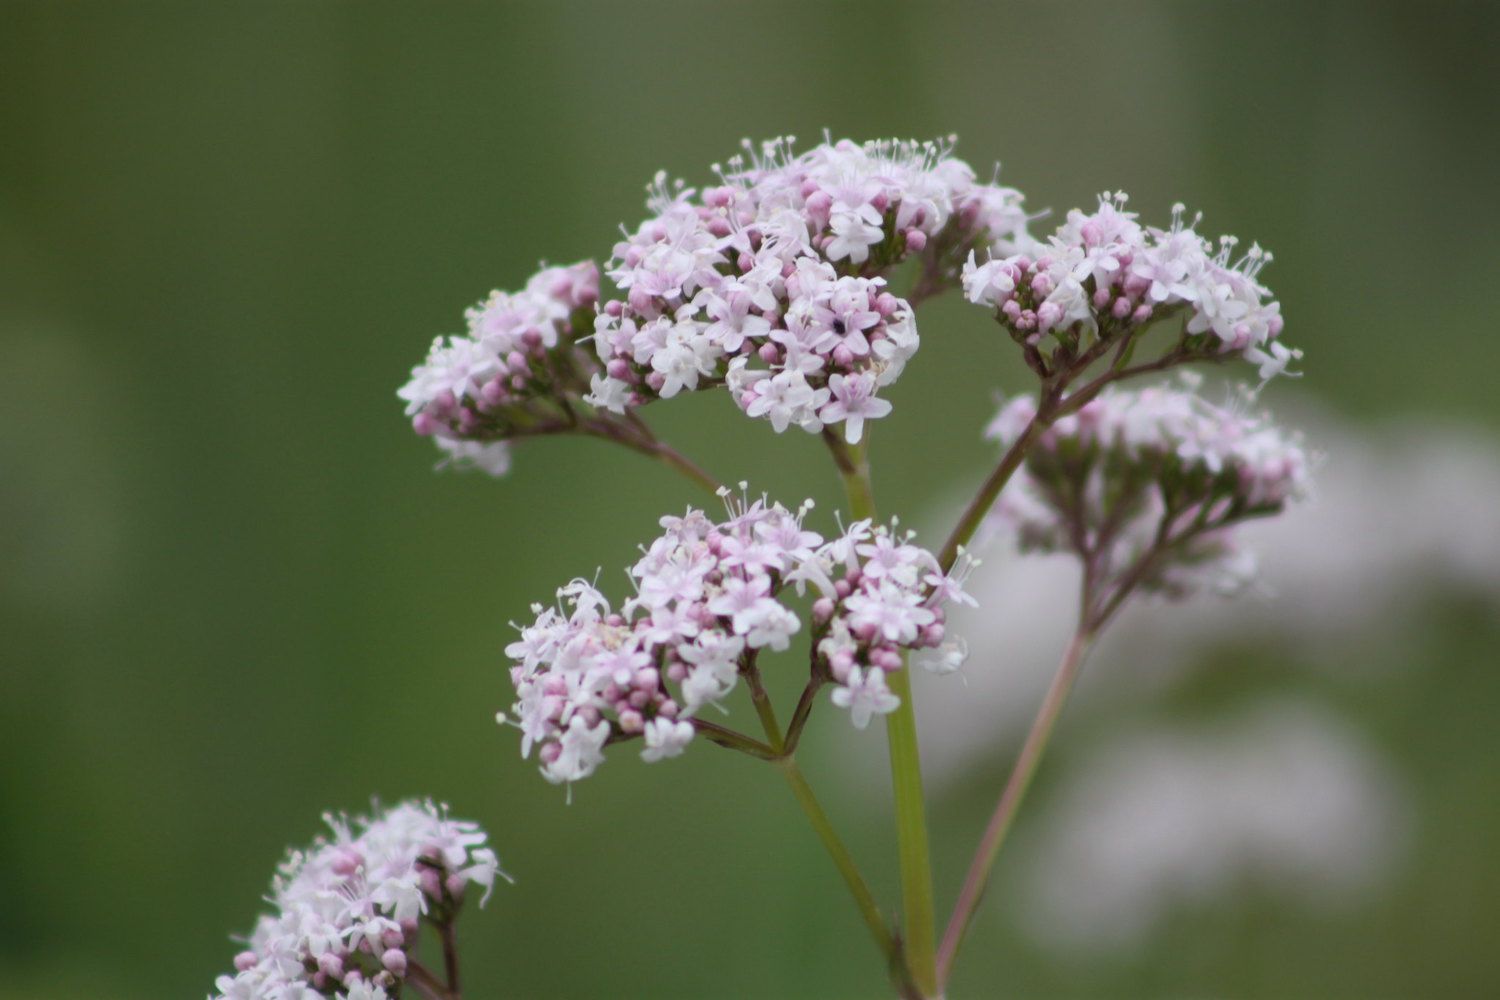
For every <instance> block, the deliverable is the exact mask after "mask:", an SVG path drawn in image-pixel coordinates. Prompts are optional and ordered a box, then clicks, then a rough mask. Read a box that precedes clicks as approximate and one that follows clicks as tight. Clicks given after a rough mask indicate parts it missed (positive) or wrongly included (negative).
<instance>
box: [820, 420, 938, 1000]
mask: <svg viewBox="0 0 1500 1000" xmlns="http://www.w3.org/2000/svg"><path fill="white" fill-rule="evenodd" d="M824 440H825V441H827V442H828V446H829V450H830V451H831V452H833V456H834V462H835V464H836V465H838V467H839V472H840V474H841V475H842V477H843V480H844V491H845V493H846V494H847V495H848V498H849V513H850V516H852V517H854V518H857V519H864V518H873V517H874V516H875V494H874V490H873V488H872V485H871V482H870V466H869V462H868V461H867V459H866V455H865V449H864V447H852V448H851V447H846V446H845V445H844V443H843V442H842V441H840V440H839V439H838V438H837V437H836V436H834V435H831V434H829V435H825V438H824ZM886 683H887V684H888V685H889V687H890V690H891V693H892V694H894V695H895V696H896V697H897V698H899V699H900V700H901V701H900V704H899V705H898V706H897V708H896V710H895V711H894V712H891V713H890V714H889V715H887V716H886V717H885V732H886V742H887V744H888V745H889V747H890V756H891V786H892V789H893V791H894V793H895V801H896V847H897V854H898V857H899V860H900V866H901V901H902V910H903V913H902V927H903V931H904V933H903V935H902V941H901V946H902V951H903V953H904V957H905V961H906V969H907V971H908V973H909V974H910V976H911V979H912V984H913V986H914V987H915V989H916V990H917V991H918V993H919V994H920V995H922V996H933V995H935V994H936V993H937V987H938V980H937V965H936V943H937V942H936V906H935V904H934V902H933V891H932V858H931V851H930V849H929V846H928V838H927V807H926V802H925V798H924V796H923V793H922V758H921V751H920V748H919V747H918V744H917V716H916V710H915V708H914V706H913V703H912V691H911V675H910V673H909V672H908V671H907V669H906V668H905V667H903V668H902V669H901V670H897V671H894V672H892V673H891V674H890V675H889V676H888V677H887V678H886Z"/></svg>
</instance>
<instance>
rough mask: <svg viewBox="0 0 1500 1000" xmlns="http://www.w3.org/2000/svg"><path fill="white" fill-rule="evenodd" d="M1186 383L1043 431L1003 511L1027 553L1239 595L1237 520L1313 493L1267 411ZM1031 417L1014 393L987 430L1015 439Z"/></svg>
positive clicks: (1295, 444)
mask: <svg viewBox="0 0 1500 1000" xmlns="http://www.w3.org/2000/svg"><path fill="white" fill-rule="evenodd" d="M1186 381H1187V382H1188V383H1189V385H1188V387H1184V388H1177V387H1173V386H1154V387H1150V388H1146V389H1142V390H1139V391H1136V392H1128V391H1109V390H1106V391H1105V392H1104V393H1102V394H1101V395H1099V396H1098V397H1097V398H1095V399H1093V400H1091V401H1090V402H1088V403H1087V404H1085V405H1084V406H1083V407H1082V408H1080V409H1079V411H1078V412H1077V413H1075V414H1071V415H1069V416H1066V417H1063V418H1062V419H1060V420H1058V421H1056V422H1055V423H1054V424H1053V425H1052V426H1051V427H1050V428H1048V429H1047V430H1045V431H1043V432H1042V434H1041V435H1040V436H1039V437H1038V439H1037V441H1036V443H1035V445H1034V446H1033V447H1032V449H1031V451H1030V452H1029V453H1028V455H1027V458H1026V460H1025V464H1024V466H1023V469H1024V471H1023V473H1022V474H1021V475H1018V476H1017V477H1016V479H1015V480H1014V481H1013V482H1012V483H1011V485H1010V487H1008V488H1007V490H1006V492H1005V493H1004V494H1003V495H1002V496H1001V499H1000V503H999V504H998V505H997V508H996V515H995V516H996V518H997V519H998V520H1000V521H1001V522H1002V523H1003V524H1005V525H1007V526H1008V527H1010V528H1011V529H1013V530H1014V531H1015V533H1016V535H1017V539H1018V541H1019V543H1020V545H1021V546H1022V548H1024V549H1029V550H1035V551H1068V552H1073V553H1075V554H1077V555H1079V556H1080V557H1081V558H1083V559H1084V560H1085V561H1086V563H1089V564H1091V565H1092V566H1093V571H1094V573H1095V574H1096V575H1097V576H1098V577H1099V578H1100V579H1101V580H1102V581H1105V582H1109V581H1113V582H1114V583H1116V584H1118V583H1119V582H1121V581H1122V580H1124V579H1125V578H1127V577H1131V576H1132V574H1133V576H1134V577H1135V578H1132V579H1131V581H1130V582H1131V585H1132V586H1134V585H1139V586H1141V587H1143V588H1145V589H1147V590H1155V591H1158V592H1162V593H1166V594H1167V595H1169V596H1186V595H1188V594H1192V593H1195V592H1199V591H1214V592H1221V593H1222V592H1233V591H1234V590H1237V589H1239V587H1241V586H1242V585H1243V584H1244V583H1246V582H1247V581H1248V580H1249V579H1250V577H1251V576H1252V575H1253V573H1254V569H1255V563H1254V559H1253V557H1252V556H1251V554H1250V553H1249V552H1248V551H1246V550H1245V549H1243V548H1241V547H1240V546H1239V545H1238V544H1237V541H1236V539H1235V535H1234V532H1233V530H1232V526H1233V525H1234V524H1236V523H1238V522H1240V521H1243V520H1245V519H1247V518H1252V517H1258V516H1263V515H1266V514H1273V513H1276V512H1278V511H1280V510H1281V509H1282V508H1283V507H1284V506H1285V505H1286V504H1287V502H1289V501H1291V500H1296V499H1299V498H1301V497H1303V496H1304V495H1305V494H1306V493H1307V491H1308V467H1309V460H1308V456H1307V454H1306V452H1305V451H1304V450H1303V448H1302V445H1301V443H1300V441H1299V440H1298V439H1297V438H1295V437H1291V436H1288V435H1286V434H1285V433H1283V432H1282V431H1280V430H1279V429H1277V428H1276V427H1275V426H1274V425H1273V424H1271V422H1270V420H1269V418H1268V417H1266V416H1265V415H1263V414H1261V415H1256V414H1250V413H1248V412H1244V407H1243V406H1241V407H1239V408H1226V407H1218V406H1214V405H1212V404H1210V403H1208V402H1206V401H1205V400H1203V399H1202V398H1201V397H1200V396H1198V395H1196V394H1195V393H1194V392H1192V391H1191V385H1192V384H1193V383H1194V382H1195V380H1186ZM1035 414H1036V401H1035V400H1034V399H1032V398H1031V397H1028V396H1022V397H1017V398H1016V399H1013V400H1011V402H1010V403H1009V404H1007V405H1006V406H1005V407H1004V408H1003V409H1002V410H1001V412H1000V414H999V416H997V417H996V418H995V421H994V422H993V423H992V424H991V426H990V429H989V435H990V436H991V437H993V438H996V439H998V440H999V441H1000V442H1001V443H1002V444H1005V445H1009V444H1010V443H1011V442H1013V441H1015V440H1016V439H1017V437H1019V436H1020V435H1021V434H1022V433H1023V432H1024V429H1025V427H1026V426H1027V425H1028V424H1029V423H1030V422H1031V420H1032V418H1033V417H1034V416H1035Z"/></svg>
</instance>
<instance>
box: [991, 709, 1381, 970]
mask: <svg viewBox="0 0 1500 1000" xmlns="http://www.w3.org/2000/svg"><path fill="white" fill-rule="evenodd" d="M1073 763H1074V764H1075V766H1074V767H1072V768H1070V770H1071V771H1072V773H1073V774H1075V775H1077V777H1076V778H1074V779H1073V780H1072V782H1071V783H1069V784H1068V785H1066V786H1065V787H1064V788H1062V789H1061V790H1060V791H1059V793H1058V794H1057V795H1056V796H1055V797H1054V798H1053V799H1051V800H1050V801H1046V802H1044V803H1039V804H1040V805H1042V806H1043V808H1042V809H1041V812H1040V814H1039V815H1038V816H1036V817H1034V819H1035V820H1037V822H1036V823H1035V824H1033V825H1031V826H1030V827H1029V829H1028V830H1027V831H1026V832H1027V836H1026V837H1025V838H1024V839H1022V840H1020V841H1019V842H1018V843H1017V844H1016V845H1015V847H1016V851H1017V857H1016V858H1015V859H1014V861H1015V863H1014V865H1013V866H1012V870H1013V871H1016V872H1019V873H1021V874H1020V892H1019V894H1018V896H1019V898H1018V899H1011V901H1010V902H1009V903H1008V909H1009V910H1010V912H1011V914H1012V915H1013V916H1014V917H1015V919H1017V920H1018V921H1020V923H1021V924H1022V926H1023V928H1024V929H1025V930H1026V931H1027V932H1028V933H1029V934H1030V935H1031V936H1033V937H1034V938H1036V939H1037V940H1038V941H1039V942H1040V943H1042V944H1044V945H1047V946H1049V947H1055V948H1061V949H1069V950H1071V949H1078V948H1083V949H1089V950H1099V949H1121V948H1128V947H1130V946H1132V945H1134V944H1137V943H1139V942H1140V941H1141V940H1142V939H1143V938H1144V937H1146V936H1147V935H1148V934H1149V933H1150V932H1151V931H1152V930H1153V928H1155V927H1156V926H1157V925H1158V924H1159V923H1160V922H1161V921H1162V920H1164V919H1165V918H1167V917H1169V916H1171V915H1172V914H1174V913H1175V912H1179V911H1181V910H1184V909H1190V908H1191V907H1192V906H1193V905H1194V904H1197V903H1201V902H1203V901H1205V900H1210V899H1212V898H1214V897H1216V896H1220V895H1224V894H1227V893H1230V892H1243V891H1245V890H1258V891H1261V892H1269V893H1273V894H1274V895H1275V896H1276V897H1277V898H1278V899H1281V900H1285V901H1289V902H1295V903H1297V904H1299V905H1303V906H1307V907H1333V908H1338V907H1340V906H1347V905H1350V904H1353V903H1357V902H1359V901H1360V900H1361V899H1362V898H1364V896H1365V894H1366V893H1367V892H1368V890H1370V889H1371V888H1373V887H1374V885H1375V884H1376V883H1377V882H1378V881H1379V879H1380V877H1381V875H1382V874H1384V873H1385V872H1386V871H1388V870H1389V868H1390V867H1391V865H1392V863H1393V862H1394V861H1395V860H1396V858H1397V856H1398V854H1399V850H1400V847H1401V845H1402V842H1403V840H1404V833H1405V830H1406V827H1407V819H1406V808H1405V803H1404V801H1403V797H1402V796H1401V795H1400V794H1399V791H1398V788H1399V785H1398V782H1397V780H1396V779H1395V778H1394V777H1393V776H1392V775H1391V774H1390V773H1389V771H1388V769H1387V767H1386V765H1385V763H1384V762H1383V761H1382V760H1381V759H1380V757H1379V756H1378V754H1377V753H1376V752H1375V751H1374V750H1373V749H1372V748H1371V747H1368V746H1366V745H1365V744H1364V743H1363V741H1362V740H1361V739H1360V738H1359V737H1358V735H1357V734H1355V733H1354V732H1353V731H1352V730H1350V729H1349V728H1348V727H1347V726H1346V725H1345V724H1344V723H1343V722H1342V721H1341V720H1340V719H1338V718H1337V717H1336V716H1334V715H1331V714H1329V713H1327V712H1325V711H1323V710H1320V709H1318V708H1316V707H1314V706H1312V705H1311V704H1307V703H1301V702H1295V701H1280V700H1276V701H1269V702H1265V703H1262V704H1259V705H1256V706H1254V707H1252V708H1250V709H1249V710H1247V711H1244V712H1242V713H1241V714H1239V715H1238V716H1236V717H1234V718H1231V719H1229V720H1227V721H1226V720H1218V719H1214V720H1209V721H1207V722H1203V723H1199V724H1195V725H1194V726H1191V727H1184V726H1180V725H1171V726H1163V725H1161V724H1159V723H1151V724H1146V725H1142V726H1140V727H1139V728H1137V729H1135V730H1133V731H1131V732H1129V733H1127V734H1126V735H1124V736H1123V737H1120V738H1117V739H1114V740H1110V741H1106V742H1105V743H1102V744H1099V745H1096V746H1094V747H1092V748H1091V749H1090V751H1089V753H1088V754H1086V755H1085V758H1084V759H1082V760H1078V761H1075V762H1073ZM998 895H1003V894H997V896H998Z"/></svg>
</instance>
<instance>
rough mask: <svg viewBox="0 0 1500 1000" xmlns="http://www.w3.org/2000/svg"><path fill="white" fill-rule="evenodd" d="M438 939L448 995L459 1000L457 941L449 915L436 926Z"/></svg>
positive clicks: (453, 999) (454, 999)
mask: <svg viewBox="0 0 1500 1000" xmlns="http://www.w3.org/2000/svg"><path fill="white" fill-rule="evenodd" d="M445 892H446V890H445ZM438 937H439V938H441V939H442V942H443V972H444V975H446V976H447V977H448V995H449V996H450V997H451V998H452V1000H459V997H460V990H459V983H458V939H457V936H456V934H455V931H454V927H453V919H452V915H451V914H450V915H449V918H448V919H447V920H445V921H443V922H442V923H440V924H438Z"/></svg>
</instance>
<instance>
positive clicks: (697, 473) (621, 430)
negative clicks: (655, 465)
mask: <svg viewBox="0 0 1500 1000" xmlns="http://www.w3.org/2000/svg"><path fill="white" fill-rule="evenodd" d="M579 427H580V429H581V430H582V431H583V432H584V433H585V434H591V435H593V436H594V437H598V438H603V439H604V440H606V441H613V442H615V443H616V444H621V445H624V446H625V447H627V448H629V449H630V450H632V451H636V452H640V453H641V454H642V455H647V456H649V457H651V458H654V459H657V460H658V461H660V462H662V463H664V464H665V465H667V466H668V467H669V468H672V469H675V470H676V471H678V472H680V473H681V474H682V475H683V476H685V477H686V478H687V479H688V480H689V481H690V482H692V483H693V484H695V485H697V486H699V487H702V488H703V489H705V490H707V491H708V492H709V493H713V494H714V495H716V496H717V495H718V491H719V490H720V489H722V488H723V485H724V484H723V483H721V482H719V481H718V480H717V479H715V478H714V477H713V476H712V475H710V474H709V473H708V472H706V471H705V470H704V469H703V467H702V466H700V465H698V463H696V462H694V461H693V460H692V459H690V458H688V457H687V456H686V455H684V454H683V453H682V452H680V451H678V450H677V449H676V448H673V447H672V446H671V445H669V444H667V443H666V442H665V441H663V440H661V439H660V438H658V437H657V436H656V434H655V433H654V432H653V431H652V430H651V428H650V426H648V425H647V424H646V422H645V421H644V420H642V419H641V418H640V417H639V416H637V415H636V414H635V413H633V412H632V413H630V414H629V416H628V417H627V418H626V419H625V420H618V419H614V418H597V419H594V420H586V421H584V422H583V423H582V424H580V425H579Z"/></svg>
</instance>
